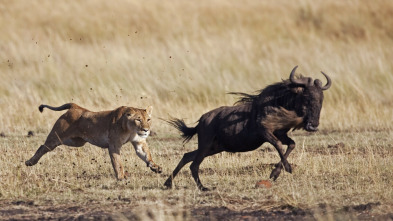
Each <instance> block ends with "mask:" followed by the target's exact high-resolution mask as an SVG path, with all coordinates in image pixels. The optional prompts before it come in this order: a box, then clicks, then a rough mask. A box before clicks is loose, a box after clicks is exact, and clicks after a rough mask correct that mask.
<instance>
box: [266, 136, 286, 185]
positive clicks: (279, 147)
mask: <svg viewBox="0 0 393 221" xmlns="http://www.w3.org/2000/svg"><path fill="white" fill-rule="evenodd" d="M265 137H266V138H267V140H268V142H269V143H271V144H272V145H273V146H274V147H275V148H276V150H277V152H278V154H279V155H280V159H281V162H280V163H279V164H280V166H276V168H274V169H273V171H272V173H271V174H270V178H271V179H273V180H276V179H277V178H278V177H279V176H280V173H281V168H282V166H284V168H285V170H286V171H288V172H289V173H292V168H291V165H290V164H289V163H288V161H287V159H286V157H285V156H284V153H283V151H282V142H281V141H280V140H278V138H277V137H276V136H274V135H273V134H270V133H269V134H268V135H266V136H265ZM288 154H289V153H288Z"/></svg>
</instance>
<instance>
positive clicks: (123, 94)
mask: <svg viewBox="0 0 393 221" xmlns="http://www.w3.org/2000/svg"><path fill="white" fill-rule="evenodd" d="M392 14H393V2H391V1H387V0H376V1H362V0H348V1H339V0H327V1H308V0H301V1H283V0H279V1H257V0H246V1H234V0H229V1H224V0H214V1H207V0H202V1H181V0H174V1H169V2H165V3H164V2H162V1H153V0H152V1H144V2H139V1H133V0H130V1H125V0H124V1H117V2H116V3H113V2H110V1H93V0H88V1H61V2H53V1H49V0H47V1H34V2H28V3H27V2H26V1H21V0H16V1H5V2H1V3H0V29H1V35H0V42H1V44H0V77H1V81H0V110H1V114H0V132H3V133H4V134H5V135H6V137H0V148H1V149H0V151H1V152H2V155H1V156H0V162H1V163H0V168H1V169H0V179H1V183H2V184H1V185H0V199H2V200H3V201H4V200H5V201H7V200H11V201H12V200H17V199H23V200H27V199H30V200H33V201H34V202H35V204H37V205H38V206H39V205H41V204H43V205H44V204H45V202H48V201H49V202H50V203H53V204H61V203H64V204H76V205H85V204H86V205H87V204H89V202H90V204H91V205H93V204H94V203H97V202H99V203H97V204H98V205H104V204H105V205H109V204H113V203H114V204H116V205H117V204H119V207H120V205H123V204H124V205H128V204H127V202H128V203H129V204H131V205H133V206H135V205H148V206H149V207H152V208H155V209H156V211H158V212H157V214H158V215H157V216H159V215H163V214H164V215H165V214H167V212H166V211H167V210H170V209H173V210H177V209H178V210H182V209H183V208H192V207H195V206H201V207H202V206H211V207H227V208H230V209H232V210H236V211H240V210H270V209H274V208H278V207H280V206H283V205H290V206H291V208H301V209H310V208H311V209H314V208H320V207H321V206H320V205H325V207H324V208H325V210H326V208H329V209H331V210H332V211H341V210H342V209H343V208H347V207H348V206H352V205H359V204H367V203H377V202H378V203H380V204H378V205H379V206H377V207H376V208H375V209H373V211H372V212H373V213H384V212H386V211H389V209H391V207H392V204H393V202H392V200H391V199H392V198H393V193H392V188H391V186H392V181H391V180H392V178H393V176H392V172H391V171H392V168H393V165H392V162H393V160H392V157H393V156H392V145H391V144H392V143H393V142H392V141H393V140H392V137H393V136H392V135H393V134H392V125H393V75H392V72H393V62H392V61H393V50H392V48H393V16H391V15H392ZM295 65H299V68H298V71H299V73H301V74H303V75H306V76H311V77H313V78H320V79H321V80H322V81H323V82H325V79H323V76H322V75H321V74H320V73H319V71H324V72H325V73H327V74H329V75H330V76H331V78H332V80H333V85H332V87H331V88H330V89H329V90H327V91H326V92H325V101H324V105H323V110H322V113H321V126H320V129H321V132H318V133H316V134H307V133H304V132H293V134H292V136H294V138H295V140H296V141H297V149H296V150H295V151H294V153H293V154H292V155H291V156H290V157H289V161H290V162H291V163H293V164H294V165H296V168H295V171H294V174H292V175H289V174H287V173H284V174H282V175H281V177H280V178H279V179H278V181H277V182H275V183H274V184H273V187H272V188H271V189H261V188H255V187H254V184H255V182H256V181H258V180H260V179H262V178H267V177H268V175H269V173H270V170H271V166H270V165H271V164H273V163H276V162H277V161H278V157H277V154H276V153H275V152H274V151H273V152H271V151H270V149H269V148H270V146H269V145H264V146H263V147H262V148H261V149H260V150H258V151H256V152H251V153H244V154H220V155H217V156H214V157H210V158H207V159H206V161H204V163H203V164H202V167H203V169H202V174H201V176H202V180H203V182H204V183H205V184H206V186H209V187H210V186H212V187H216V190H214V191H213V192H212V193H201V192H199V191H197V190H196V188H195V184H194V182H193V181H192V179H191V178H190V174H189V171H188V167H187V166H186V167H185V168H184V172H182V174H180V175H179V177H177V178H176V179H175V185H176V188H175V189H174V190H169V191H164V190H162V183H163V181H164V180H165V176H166V175H168V174H169V173H170V172H171V171H172V169H173V168H174V167H175V166H176V164H177V162H178V160H180V158H181V156H182V154H183V153H185V152H187V151H190V150H192V149H195V148H196V143H195V142H196V141H195V140H193V141H191V143H190V144H187V145H185V146H182V144H181V140H180V139H179V138H177V137H178V134H177V132H175V131H174V129H171V128H170V127H169V126H168V125H166V124H165V123H164V122H163V121H160V120H159V118H164V119H165V118H169V117H170V116H173V117H179V118H185V119H186V122H188V123H193V122H195V121H197V120H198V118H199V117H200V115H201V114H203V113H204V112H206V111H208V110H211V109H213V108H215V107H218V106H222V105H232V104H233V103H234V102H235V101H236V97H233V96H231V95H228V94H227V93H228V92H231V91H239V92H248V93H252V92H254V91H256V90H259V89H262V88H264V87H265V86H266V85H268V84H271V83H274V82H277V81H280V80H281V79H286V78H288V76H289V72H290V71H291V70H292V68H293V67H294V66H295ZM68 102H75V103H77V104H79V105H81V106H83V107H86V108H88V109H90V110H93V111H94V110H96V111H98V110H108V109H114V108H116V107H118V106H122V105H126V106H134V107H146V106H148V105H153V106H154V113H153V114H154V130H155V131H156V132H157V134H158V135H157V136H156V137H151V138H149V140H150V141H149V142H150V143H151V144H150V146H151V149H152V152H153V157H154V158H155V160H156V161H157V162H158V163H160V164H161V166H163V167H164V173H163V175H155V174H152V173H151V172H150V171H148V169H147V168H145V167H144V166H143V163H142V162H141V161H140V160H139V159H136V156H135V154H134V153H133V150H131V146H130V145H126V146H125V147H124V150H123V154H124V155H125V156H124V157H123V159H127V162H125V164H126V167H128V170H129V171H130V172H131V174H132V178H131V179H129V180H128V181H124V182H117V181H115V180H114V178H113V174H112V173H113V172H112V168H111V166H110V163H109V157H108V155H107V152H106V151H105V150H100V149H99V148H96V147H93V146H91V145H86V147H84V148H79V149H75V148H74V149H72V148H67V147H59V148H57V149H56V150H54V151H53V152H51V153H49V154H47V155H46V156H44V157H43V159H42V162H41V163H40V164H39V165H37V166H35V167H32V168H26V167H25V166H24V160H26V159H27V158H28V157H31V155H32V154H33V153H34V152H35V150H36V148H38V147H39V145H40V144H42V143H43V141H44V140H45V136H46V135H47V133H48V132H49V130H50V129H51V126H52V125H53V123H54V121H55V120H56V119H57V118H58V117H59V116H60V114H61V113H57V112H52V111H45V112H44V113H42V114H41V113H39V111H38V106H39V105H40V104H42V103H44V104H49V105H53V106H57V105H61V104H64V103H68ZM29 130H32V131H34V132H35V133H36V134H37V136H35V137H33V138H27V137H25V135H26V134H27V131H29ZM341 143H343V144H344V145H341ZM328 147H329V148H328ZM168 159H169V160H168ZM122 199H127V200H122ZM91 202H94V203H91ZM122 203H123V204H122ZM45 205H46V204H45ZM108 208H109V207H108ZM313 214H314V218H316V219H324V218H329V219H330V218H332V219H335V217H330V216H328V217H324V214H322V215H321V214H319V213H318V211H316V212H315V211H314V212H313ZM320 215H321V216H322V218H321V217H319V216H320ZM187 217H188V216H187ZM182 218H184V217H182Z"/></svg>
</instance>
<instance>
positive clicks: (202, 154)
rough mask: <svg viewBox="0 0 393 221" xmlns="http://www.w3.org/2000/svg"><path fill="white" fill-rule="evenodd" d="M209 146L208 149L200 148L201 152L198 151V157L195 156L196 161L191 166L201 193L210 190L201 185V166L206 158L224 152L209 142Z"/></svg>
mask: <svg viewBox="0 0 393 221" xmlns="http://www.w3.org/2000/svg"><path fill="white" fill-rule="evenodd" d="M208 145H209V146H208V147H207V148H204V147H202V148H198V149H199V150H200V151H198V153H197V155H196V156H195V159H194V161H193V162H192V164H191V165H190V169H191V174H192V177H193V178H194V180H195V182H196V184H197V186H198V188H199V189H200V190H201V191H209V189H208V188H206V187H204V186H203V185H202V183H201V180H200V178H199V166H200V165H201V163H202V161H203V160H204V159H205V158H206V157H208V156H211V155H214V154H217V153H220V152H222V149H221V148H219V146H218V145H216V144H215V143H210V142H209V144H208Z"/></svg>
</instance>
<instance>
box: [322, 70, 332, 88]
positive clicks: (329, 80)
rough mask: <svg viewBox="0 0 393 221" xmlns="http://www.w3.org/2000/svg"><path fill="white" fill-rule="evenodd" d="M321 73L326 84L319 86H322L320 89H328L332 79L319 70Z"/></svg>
mask: <svg viewBox="0 0 393 221" xmlns="http://www.w3.org/2000/svg"><path fill="white" fill-rule="evenodd" d="M321 73H322V74H323V76H325V78H326V80H327V83H326V85H325V86H323V87H321V88H322V90H327V89H329V87H330V86H332V80H331V79H330V77H329V76H328V75H327V74H325V73H323V71H321Z"/></svg>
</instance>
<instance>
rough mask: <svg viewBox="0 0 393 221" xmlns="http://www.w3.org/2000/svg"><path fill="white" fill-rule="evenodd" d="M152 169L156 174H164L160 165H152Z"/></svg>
mask: <svg viewBox="0 0 393 221" xmlns="http://www.w3.org/2000/svg"><path fill="white" fill-rule="evenodd" d="M150 169H151V170H152V171H153V172H155V173H162V168H161V167H160V166H158V165H155V164H153V165H150Z"/></svg>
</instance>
